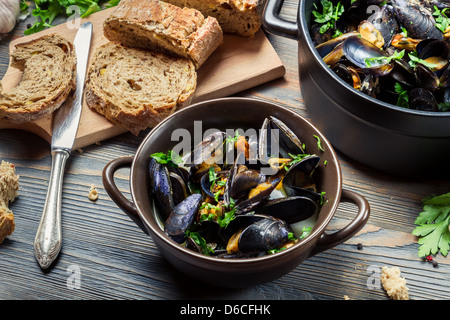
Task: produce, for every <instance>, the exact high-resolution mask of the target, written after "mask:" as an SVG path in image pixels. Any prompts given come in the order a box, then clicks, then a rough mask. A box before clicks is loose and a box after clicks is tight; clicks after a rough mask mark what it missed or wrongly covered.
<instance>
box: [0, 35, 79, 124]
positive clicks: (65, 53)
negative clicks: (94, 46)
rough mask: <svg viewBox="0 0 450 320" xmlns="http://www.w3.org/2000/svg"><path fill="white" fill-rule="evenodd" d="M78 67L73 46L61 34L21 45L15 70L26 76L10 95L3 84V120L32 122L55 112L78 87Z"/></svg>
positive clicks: (0, 103)
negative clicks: (4, 90) (4, 89)
mask: <svg viewBox="0 0 450 320" xmlns="http://www.w3.org/2000/svg"><path fill="white" fill-rule="evenodd" d="M76 63H77V59H76V53H75V48H74V45H73V43H72V42H71V41H70V40H68V39H66V38H65V37H63V36H60V35H57V34H50V35H45V36H43V37H40V38H37V39H34V40H31V41H29V42H25V43H21V44H18V45H17V46H16V47H15V49H14V51H13V52H12V53H11V66H12V67H14V68H17V69H19V70H20V71H22V72H23V76H22V80H21V82H20V83H19V85H18V86H17V87H16V88H14V89H12V90H11V91H10V92H7V93H4V92H3V91H2V86H1V84H0V120H6V121H7V122H11V123H22V122H30V121H34V120H37V119H40V118H42V117H44V116H46V115H48V114H51V113H52V112H54V111H55V110H56V109H58V108H59V107H60V106H61V105H62V104H63V103H64V102H65V101H66V100H67V98H68V96H69V94H70V93H71V92H72V91H73V90H74V89H75V87H76Z"/></svg>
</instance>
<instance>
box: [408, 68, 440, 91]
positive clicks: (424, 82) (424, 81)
mask: <svg viewBox="0 0 450 320" xmlns="http://www.w3.org/2000/svg"><path fill="white" fill-rule="evenodd" d="M414 73H415V76H416V80H417V83H418V85H419V86H420V87H422V88H425V89H427V90H430V91H435V90H437V89H438V88H439V84H440V83H439V78H438V76H437V75H436V73H434V72H433V71H431V70H430V69H429V68H428V67H425V66H424V65H423V64H421V63H418V64H416V66H415V68H414Z"/></svg>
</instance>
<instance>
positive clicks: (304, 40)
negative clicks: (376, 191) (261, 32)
mask: <svg viewBox="0 0 450 320" xmlns="http://www.w3.org/2000/svg"><path fill="white" fill-rule="evenodd" d="M283 2H284V0H268V2H267V5H266V8H265V11H264V19H263V26H264V28H265V30H266V31H268V32H270V33H273V34H275V35H281V36H284V37H288V38H291V39H295V40H297V41H298V61H299V78H300V89H301V93H302V97H303V100H304V103H305V106H306V108H307V110H308V113H309V116H310V117H311V120H312V121H313V123H314V124H315V125H316V126H317V127H318V128H319V129H320V130H321V131H322V132H323V133H324V134H325V135H326V136H327V137H328V139H329V141H330V142H331V143H332V144H333V146H334V147H335V148H336V149H337V150H339V151H341V152H342V153H344V154H345V155H347V156H349V157H350V158H352V159H354V160H356V161H358V162H360V163H363V164H365V165H368V166H370V167H373V168H376V169H379V170H382V171H384V172H388V173H390V174H395V175H399V176H405V177H418V176H420V177H439V176H440V177H442V176H445V177H448V176H450V165H449V160H450V112H427V111H418V110H411V109H405V108H401V107H398V106H395V105H392V104H389V103H385V102H382V101H379V100H376V99H374V98H372V97H370V96H368V95H366V94H363V93H361V92H359V91H357V90H355V89H354V88H353V87H351V86H350V85H348V84H347V83H345V82H344V81H343V80H342V79H341V78H339V77H338V76H337V75H336V74H335V73H334V72H333V71H332V70H331V69H330V68H329V67H328V66H327V65H326V64H325V63H324V62H323V60H322V58H321V57H320V55H319V54H318V52H317V51H316V49H315V46H314V43H313V41H312V39H311V36H310V33H309V28H310V25H311V22H312V14H311V11H312V10H313V8H314V4H316V5H319V4H320V1H319V0H300V1H299V7H298V14H297V21H295V22H292V21H287V20H284V19H282V18H280V11H281V8H282V6H283Z"/></svg>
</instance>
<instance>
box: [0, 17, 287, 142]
mask: <svg viewBox="0 0 450 320" xmlns="http://www.w3.org/2000/svg"><path fill="white" fill-rule="evenodd" d="M112 10H114V8H110V9H106V10H103V11H100V12H97V13H95V14H92V15H91V16H89V17H87V18H85V19H81V20H80V19H78V20H74V21H70V22H67V23H62V24H59V25H57V26H55V27H53V28H50V29H46V30H44V31H41V32H39V33H36V34H33V35H29V36H24V37H20V38H17V39H15V40H13V41H11V42H10V46H9V52H12V50H14V46H15V45H17V44H19V43H22V42H26V41H30V40H33V39H36V38H38V37H41V36H42V35H45V34H50V33H58V34H61V35H63V36H66V37H67V38H68V39H70V40H72V41H73V39H74V38H75V35H76V33H77V31H78V27H79V25H81V24H82V23H84V22H87V21H90V22H92V24H93V34H92V41H91V51H90V52H91V55H90V58H89V61H90V59H92V56H93V54H92V53H93V52H95V50H96V48H98V47H99V46H101V45H103V44H105V43H107V42H108V40H107V39H106V38H105V36H104V35H103V21H104V20H105V19H106V18H107V17H108V16H109V15H110V14H111V11H112ZM284 73H285V68H284V66H283V63H282V62H281V60H280V58H279V57H278V55H277V53H276V51H275V50H274V49H273V47H272V45H271V44H270V42H269V41H268V39H267V37H266V36H265V34H264V32H262V31H260V32H258V33H257V34H256V35H255V37H254V38H252V39H249V38H244V37H237V36H231V35H225V36H224V43H223V44H222V45H221V46H220V47H219V48H218V49H217V50H216V51H215V52H214V53H213V54H212V55H211V56H210V57H209V58H208V60H207V61H206V62H205V63H204V64H203V65H202V67H201V68H200V69H199V70H198V87H197V89H196V92H195V94H194V98H193V102H199V101H204V100H207V99H212V98H219V97H225V96H229V95H231V94H234V93H236V92H239V91H242V90H245V89H249V88H252V87H254V86H257V85H259V84H262V83H265V82H268V81H271V80H274V79H277V78H280V77H282V76H283V75H284ZM21 77H22V73H21V72H20V71H19V70H17V69H15V68H12V67H10V68H8V70H7V71H6V73H5V75H4V77H3V78H2V85H3V89H4V90H5V92H8V90H10V89H12V88H14V87H15V86H17V84H18V83H19V82H20V80H21ZM0 128H9V129H11V128H14V129H21V130H26V131H29V132H32V133H34V134H36V135H39V136H40V137H42V138H43V139H45V140H47V141H50V140H51V133H52V115H49V116H47V117H45V118H43V119H40V120H37V121H34V122H32V123H24V124H9V123H5V122H3V123H2V122H1V121H0ZM126 131H127V130H126V129H124V128H121V127H119V126H116V125H113V124H111V123H110V122H108V121H107V120H106V119H105V118H104V117H103V116H101V115H100V114H98V113H96V112H95V111H93V110H91V109H89V107H88V106H87V104H86V103H84V104H83V110H82V115H81V120H80V126H79V129H78V134H77V139H76V141H75V148H82V147H85V146H88V145H91V144H93V143H96V142H99V141H103V140H105V139H108V138H111V137H114V136H116V135H118V134H121V133H124V132H126Z"/></svg>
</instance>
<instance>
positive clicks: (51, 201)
mask: <svg viewBox="0 0 450 320" xmlns="http://www.w3.org/2000/svg"><path fill="white" fill-rule="evenodd" d="M69 155H70V153H69V152H68V151H66V150H64V149H55V150H52V169H51V172H50V180H49V182H48V190H47V198H46V200H45V205H44V209H43V213H42V217H41V221H40V223H39V227H38V230H37V233H36V238H35V239H34V255H35V257H36V259H37V261H38V262H39V265H40V266H41V268H42V269H46V268H48V267H49V266H50V265H51V264H52V262H53V261H54V260H55V259H56V257H57V256H58V254H59V251H60V250H61V245H62V232H61V198H62V185H63V177H64V168H65V166H66V161H67V159H68V158H69Z"/></svg>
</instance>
